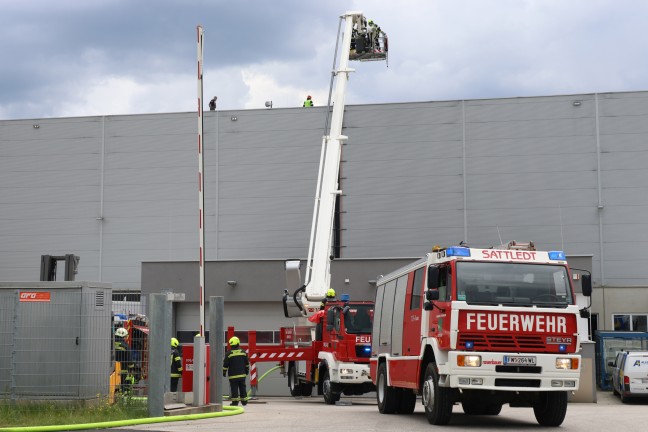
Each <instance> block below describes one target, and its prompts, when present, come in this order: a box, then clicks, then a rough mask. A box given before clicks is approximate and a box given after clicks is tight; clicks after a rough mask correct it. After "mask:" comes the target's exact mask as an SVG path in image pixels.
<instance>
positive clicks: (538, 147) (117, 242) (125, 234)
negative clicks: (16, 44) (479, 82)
mask: <svg viewBox="0 0 648 432" xmlns="http://www.w3.org/2000/svg"><path fill="white" fill-rule="evenodd" d="M594 99H595V95H592V94H588V95H564V96H555V97H538V98H510V99H497V100H473V101H463V102H462V101H446V102H422V103H413V104H381V105H363V106H349V107H347V112H346V116H345V129H344V131H343V133H344V134H346V135H348V136H349V141H348V144H347V145H345V146H344V151H343V160H344V162H343V165H342V172H341V175H342V176H343V180H342V189H343V191H344V196H343V198H342V209H343V211H344V212H345V213H343V215H342V221H343V228H344V231H343V232H342V238H343V246H344V248H343V255H344V256H349V257H354V256H355V257H360V256H363V257H364V256H368V257H373V256H379V255H385V254H395V255H396V256H399V255H400V256H418V255H420V253H421V249H420V248H421V247H422V246H423V245H425V248H426V249H425V250H427V248H428V247H429V244H428V243H432V242H433V243H439V244H444V243H456V242H457V241H459V240H463V232H464V230H465V229H466V228H465V227H463V217H464V198H466V200H467V210H466V212H467V213H466V216H467V218H468V227H467V230H468V233H469V241H471V242H472V243H475V242H476V240H482V239H483V240H484V241H486V240H487V239H493V237H494V235H495V240H497V241H498V239H497V236H496V232H495V233H493V227H494V226H495V227H497V226H499V227H500V228H502V227H504V228H506V229H507V230H509V231H508V233H507V234H504V233H503V235H506V236H512V235H515V236H516V237H517V238H516V239H518V240H523V239H524V238H523V237H519V236H520V235H534V236H539V237H536V238H534V239H533V240H535V241H536V242H540V241H543V242H545V243H546V244H548V245H550V246H555V244H558V245H559V244H560V242H561V238H560V235H557V234H556V231H557V230H556V227H557V226H558V227H559V225H560V222H557V221H556V214H558V209H559V208H560V211H562V226H563V237H564V239H563V240H565V241H567V244H566V245H565V246H566V247H565V249H567V250H572V249H578V250H579V251H581V252H582V253H591V254H593V255H594V262H598V259H599V257H598V253H599V245H598V230H597V229H596V228H597V225H598V214H597V210H596V205H597V201H598V191H597V176H596V166H597V163H596V137H595V132H596V127H595V126H596V122H595V120H596V119H595V113H596V110H595V101H594ZM574 100H580V101H581V105H580V106H578V107H576V106H574V105H573V101H574ZM598 104H599V106H598V108H599V114H600V130H601V136H600V146H601V151H602V153H601V169H602V172H601V180H602V187H603V189H602V197H603V204H604V210H603V211H602V213H601V214H602V217H603V219H602V221H603V224H604V226H603V228H604V236H605V237H604V239H605V240H604V241H605V243H604V249H605V250H606V251H607V250H608V249H609V247H608V244H610V245H613V244H614V243H613V242H614V241H615V238H616V234H617V233H616V231H615V230H614V229H612V233H614V234H610V233H609V228H610V227H615V228H618V229H619V230H621V231H622V234H620V235H621V237H623V238H627V237H630V236H631V235H630V234H627V233H625V231H624V230H630V229H631V228H630V227H631V225H623V224H635V225H632V227H633V228H632V229H643V226H642V225H641V223H642V218H644V217H645V206H644V204H642V202H641V201H640V200H638V197H641V196H644V195H648V174H647V172H648V171H646V170H645V169H643V165H645V164H644V163H642V161H643V160H644V159H646V150H645V144H644V143H645V135H646V133H648V130H646V126H645V124H646V121H645V117H646V116H648V93H645V92H634V93H610V94H600V95H598ZM462 107H463V108H465V118H466V125H465V126H466V128H465V130H466V142H465V152H466V156H467V159H466V165H465V166H466V173H465V174H466V177H465V185H466V188H467V189H466V195H465V197H464V177H463V175H464V172H463V169H464V164H463V160H462V159H461V158H462V152H463V147H464V145H463V134H462V118H463V114H464V112H463V111H462ZM232 116H236V117H237V121H232V120H231V117H232ZM325 116H326V110H325V108H324V107H317V108H315V109H313V110H303V109H299V108H295V109H274V110H242V111H236V110H232V111H219V112H216V113H212V112H207V113H205V130H206V133H207V136H206V140H205V148H206V152H205V158H206V167H207V168H206V173H205V179H206V181H207V185H206V195H207V196H206V227H205V228H206V231H207V238H208V243H207V253H209V254H210V255H212V256H214V257H218V258H221V259H224V258H232V259H233V258H285V257H286V256H290V257H292V256H302V255H305V253H306V250H307V246H308V245H307V242H308V236H309V233H308V232H309V229H310V219H311V215H312V204H313V195H314V188H315V181H316V178H315V177H316V173H317V164H318V162H319V150H320V144H321V136H322V134H323V133H324V129H323V126H324V119H325ZM33 124H39V125H40V128H38V129H34V128H33ZM102 137H105V152H106V153H105V175H104V190H103V198H104V217H105V219H104V221H103V228H104V239H103V250H102V254H103V259H102V265H103V266H104V271H103V275H104V280H110V279H108V278H113V277H114V278H115V279H117V280H119V283H120V285H119V287H129V288H137V287H138V286H139V283H140V282H139V277H138V276H137V272H138V268H139V263H140V262H141V261H142V260H143V259H144V258H146V257H153V256H154V257H160V256H164V257H169V258H173V259H190V258H191V259H194V258H195V256H196V254H197V252H196V250H197V243H198V242H197V238H196V237H197V232H195V231H197V228H196V220H197V202H196V201H197V193H196V178H197V173H196V171H197V167H196V164H197V157H196V156H197V154H196V153H197V142H196V140H197V138H196V119H195V114H194V113H176V114H152V115H136V116H107V117H88V118H67V119H38V120H20V121H3V122H0V139H1V140H2V147H0V148H1V149H2V150H1V151H0V168H2V169H0V203H1V204H2V205H0V240H1V241H0V254H5V255H3V256H6V255H8V254H11V253H12V252H14V253H16V254H17V256H20V257H23V258H24V257H27V256H28V255H29V254H31V255H32V256H33V257H38V256H39V255H40V254H42V253H45V252H50V250H53V249H56V250H60V251H61V253H66V252H74V253H77V251H84V252H83V254H84V255H83V256H82V257H81V259H82V261H81V266H80V272H83V271H85V270H84V269H85V266H92V267H91V268H92V272H93V274H97V272H98V267H97V266H98V261H99V260H98V254H99V248H100V246H99V237H100V236H99V228H100V223H101V222H99V221H96V220H95V218H96V217H97V216H98V214H99V213H98V212H99V206H100V198H101V193H102V191H101V188H100V180H101V175H100V174H101V173H100V171H99V169H100V166H101V142H102ZM43 185H45V186H44V187H43ZM66 185H68V187H67V188H66V187H65V186H66ZM216 200H218V201H216ZM43 209H45V210H43ZM217 212H218V213H217ZM617 221H618V222H617ZM31 223H33V224H34V225H35V227H34V229H33V230H32V229H29V228H31V226H30V224H31ZM93 224H96V225H93ZM619 224H622V225H620V226H618V227H617V225H619ZM637 224H638V225H637ZM36 225H37V226H36ZM48 225H51V227H53V230H52V231H55V232H52V233H50V234H48V235H43V234H47V233H46V231H47V230H46V228H44V227H46V226H48ZM532 225H533V226H535V227H536V229H532V228H533V227H532ZM135 228H137V229H135ZM398 229H401V230H402V231H398ZM417 230H418V231H419V232H418V235H417V233H416V231H417ZM32 231H33V232H32ZM75 231H76V232H75ZM135 231H137V232H136V233H135ZM385 231H391V233H389V232H385ZM420 231H424V232H425V234H423V235H422V234H421V233H420ZM495 231H496V230H495ZM412 232H413V233H412ZM34 233H38V234H34ZM543 236H546V237H547V239H551V240H550V241H547V239H544V238H541V237H543ZM503 240H507V239H503ZM194 243H195V244H194ZM490 243H493V241H489V242H488V244H490ZM610 247H613V246H610ZM72 249H74V250H72ZM642 250H648V248H644V249H642ZM387 251H389V252H387ZM77 254H79V253H77ZM647 254H648V252H647ZM86 255H87V256H91V257H92V259H91V260H87V259H86ZM640 257H641V259H643V260H644V261H645V260H646V259H648V255H647V256H643V255H640ZM28 259H29V260H31V261H33V263H31V264H30V266H32V271H31V272H28V273H31V274H37V273H38V264H39V262H38V260H37V259H35V258H28ZM113 260H115V261H113ZM89 261H92V262H91V263H90V264H89ZM11 262H12V263H15V261H14V260H12V261H11ZM610 265H611V266H612V268H609V269H607V270H608V271H607V272H606V273H607V274H616V272H615V270H614V269H615V268H616V267H615V266H616V265H617V264H609V263H608V264H606V266H610ZM27 267H29V266H26V267H25V266H22V267H19V268H16V269H12V268H11V267H10V266H4V265H2V264H0V278H5V279H12V278H15V277H16V275H17V274H20V275H23V274H25V273H26V272H27ZM606 268H607V267H606ZM122 270H124V271H125V273H124V272H123V271H122ZM598 271H599V269H598V268H596V269H595V274H596V273H597V272H598ZM615 280H616V279H614V278H613V279H611V280H608V281H607V282H608V283H611V284H614V283H616V282H615Z"/></svg>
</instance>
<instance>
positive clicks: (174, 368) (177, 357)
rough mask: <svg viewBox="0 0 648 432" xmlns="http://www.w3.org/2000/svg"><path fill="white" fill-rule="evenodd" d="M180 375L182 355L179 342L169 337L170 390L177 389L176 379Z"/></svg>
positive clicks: (178, 379) (174, 390) (175, 390)
mask: <svg viewBox="0 0 648 432" xmlns="http://www.w3.org/2000/svg"><path fill="white" fill-rule="evenodd" d="M181 376H182V355H181V354H180V342H179V341H178V339H176V338H171V391H172V392H177V391H178V381H180V377H181Z"/></svg>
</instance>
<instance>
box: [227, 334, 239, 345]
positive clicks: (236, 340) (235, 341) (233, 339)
mask: <svg viewBox="0 0 648 432" xmlns="http://www.w3.org/2000/svg"><path fill="white" fill-rule="evenodd" d="M240 343H241V341H240V340H239V338H237V337H236V336H232V337H231V338H230V340H229V344H230V345H239V344H240Z"/></svg>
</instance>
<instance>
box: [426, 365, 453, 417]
mask: <svg viewBox="0 0 648 432" xmlns="http://www.w3.org/2000/svg"><path fill="white" fill-rule="evenodd" d="M452 405H453V402H452V398H451V393H450V389H449V388H447V387H440V386H439V372H437V367H436V363H434V362H430V363H428V364H427V366H426V368H425V377H424V379H423V406H424V407H425V417H427V420H428V423H430V424H433V425H447V424H448V423H449V422H450V417H452Z"/></svg>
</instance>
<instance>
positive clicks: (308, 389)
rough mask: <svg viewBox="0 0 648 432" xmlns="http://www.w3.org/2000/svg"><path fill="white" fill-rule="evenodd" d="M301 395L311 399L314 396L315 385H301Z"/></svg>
mask: <svg viewBox="0 0 648 432" xmlns="http://www.w3.org/2000/svg"><path fill="white" fill-rule="evenodd" d="M301 394H302V396H306V397H311V396H312V394H313V384H312V383H305V382H303V383H301Z"/></svg>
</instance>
